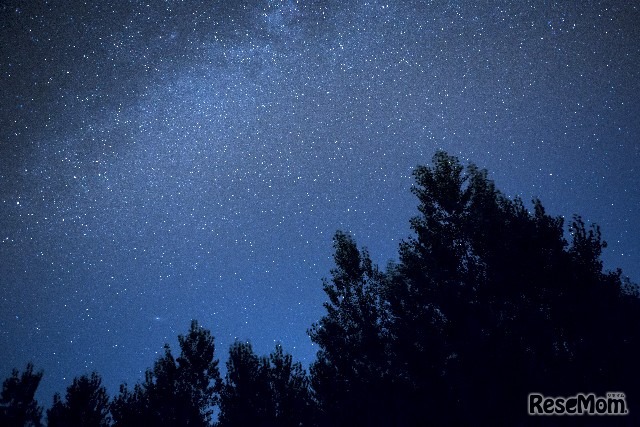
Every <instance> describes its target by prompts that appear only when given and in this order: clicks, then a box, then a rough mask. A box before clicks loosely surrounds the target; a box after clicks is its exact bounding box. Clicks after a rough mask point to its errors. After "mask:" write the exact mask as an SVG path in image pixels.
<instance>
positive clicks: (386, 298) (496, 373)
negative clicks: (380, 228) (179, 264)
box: [0, 152, 640, 427]
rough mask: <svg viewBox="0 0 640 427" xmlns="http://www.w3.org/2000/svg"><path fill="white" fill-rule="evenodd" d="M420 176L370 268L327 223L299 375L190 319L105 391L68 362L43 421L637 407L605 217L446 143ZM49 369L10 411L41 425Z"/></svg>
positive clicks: (424, 417)
mask: <svg viewBox="0 0 640 427" xmlns="http://www.w3.org/2000/svg"><path fill="white" fill-rule="evenodd" d="M414 176H415V180H416V183H415V186H414V187H413V188H412V191H413V193H414V194H415V195H416V196H417V198H418V201H419V205H418V212H419V215H417V216H416V217H414V218H413V219H412V220H411V228H412V230H413V232H414V234H413V236H412V237H410V238H408V239H406V240H405V241H403V242H402V243H401V245H400V248H399V259H398V262H395V263H389V264H388V265H387V266H386V269H384V270H380V269H379V268H378V267H377V266H376V265H375V264H374V263H373V262H372V260H371V258H370V255H369V253H368V252H367V251H366V250H365V249H359V248H358V246H357V244H356V242H355V241H354V240H353V239H352V238H351V237H350V236H349V235H347V234H345V233H342V232H337V233H336V235H335V237H334V249H335V253H334V260H335V268H334V269H333V270H332V271H331V277H330V280H325V281H324V291H325V293H326V295H327V301H326V303H325V305H324V306H325V308H326V314H325V315H324V316H323V317H322V318H321V319H319V321H318V322H317V323H315V324H314V325H313V326H312V327H311V329H310V330H309V335H310V337H311V339H312V340H313V341H314V342H315V343H316V344H317V345H318V346H319V351H318V354H317V360H316V361H315V362H314V363H312V365H311V367H310V372H309V374H307V372H305V370H304V369H303V367H302V366H301V365H300V363H294V362H293V360H292V357H291V355H288V354H285V353H284V351H283V349H282V348H281V347H280V346H277V347H276V349H275V350H274V352H273V353H272V354H271V355H269V356H266V357H258V356H257V355H256V354H255V353H254V351H253V349H252V347H251V345H250V344H249V343H241V342H236V343H234V344H233V345H232V346H231V348H230V350H229V358H228V361H227V364H226V375H225V377H224V379H223V378H222V377H221V375H220V372H219V370H218V360H217V359H216V358H215V354H214V353H215V346H214V339H213V337H212V336H211V334H210V332H209V331H208V330H206V329H204V328H201V327H200V326H198V324H197V322H195V321H194V322H193V323H192V324H191V328H190V330H189V332H188V334H187V335H185V336H180V337H179V344H180V350H181V353H180V356H179V357H178V358H174V356H173V355H172V352H171V349H170V348H169V347H168V346H166V347H165V354H164V355H163V356H162V357H160V358H159V359H158V360H157V361H156V363H155V365H154V367H153V369H150V370H148V371H147V373H146V376H145V380H144V381H143V382H142V383H141V384H136V385H135V386H134V387H133V389H129V388H128V387H127V385H124V384H123V385H122V386H121V389H120V393H119V394H118V396H116V397H115V398H114V399H113V400H112V401H111V402H109V401H108V398H107V395H106V391H105V390H104V388H103V387H102V386H101V385H100V378H99V376H97V374H95V373H94V374H92V375H91V376H90V377H86V376H83V377H80V378H79V379H75V380H74V382H73V384H72V385H71V386H70V387H69V389H68V390H67V395H66V401H64V402H63V401H62V399H61V397H60V396H59V395H56V396H55V397H54V403H53V406H52V408H51V409H50V410H49V411H47V418H48V421H49V425H51V426H53V425H95V426H103V425H110V424H113V425H115V426H137V425H157V426H180V425H184V426H206V425H211V424H212V423H214V421H215V423H217V424H218V425H219V426H222V427H226V426H241V425H257V426H294V425H296V426H299V425H322V426H324V425H327V426H358V425H362V426H365V425H366V426H370V425H385V426H386V425H403V426H404V425H425V424H434V425H513V424H525V423H527V417H528V415H527V409H526V402H527V395H528V394H529V393H531V392H540V393H543V394H544V395H547V396H571V395H575V394H576V393H580V392H587V393H589V392H592V393H595V394H597V395H605V394H606V393H607V392H624V393H625V394H626V397H627V405H628V407H630V408H631V409H630V411H631V413H630V415H628V416H624V417H618V418H617V420H618V421H622V422H627V423H630V424H632V423H633V420H634V419H637V418H635V417H636V415H634V414H635V413H636V412H637V408H640V369H639V368H638V360H640V342H639V341H640V337H639V335H638V325H639V324H640V323H639V321H640V298H639V297H640V294H639V292H638V286H637V285H635V284H632V283H631V282H630V281H629V280H628V279H625V278H623V276H622V274H621V272H620V271H619V270H618V271H614V272H604V271H603V266H602V261H601V260H600V255H601V252H602V250H603V249H604V248H605V247H606V243H605V242H604V241H603V240H602V238H601V233H600V229H599V228H598V227H597V226H595V225H592V226H590V227H587V226H586V225H585V223H584V222H583V221H582V219H581V218H580V217H578V216H576V217H574V218H573V220H572V221H571V222H570V223H569V224H568V227H567V229H568V237H569V239H568V240H567V239H566V238H565V224H564V219H563V218H561V217H553V216H550V215H548V214H547V213H546V212H545V209H544V207H543V206H542V203H541V202H540V201H539V200H534V201H533V209H532V211H529V210H528V209H527V208H526V207H525V205H524V203H523V202H522V200H520V199H518V198H515V199H511V198H509V197H506V196H505V195H503V194H502V193H500V192H499V191H498V190H497V189H496V188H495V186H494V183H493V182H492V181H491V180H490V179H489V178H488V175H487V172H486V171H484V170H480V169H478V168H477V167H476V166H474V165H470V166H468V167H466V168H465V167H463V166H462V165H461V164H460V162H459V161H458V159H456V158H455V157H452V156H449V155H447V154H446V153H444V152H438V153H436V155H435V156H434V158H433V164H432V166H430V167H428V166H420V167H418V168H417V169H416V170H415V172H414ZM41 376H42V373H33V366H31V365H28V366H27V370H26V371H25V373H23V374H22V377H20V376H19V373H18V371H14V373H13V374H12V376H11V378H9V379H7V380H6V381H5V383H4V384H3V392H2V400H1V405H0V409H1V411H0V417H2V418H1V419H0V421H2V425H33V426H38V425H40V419H41V413H42V410H41V409H40V408H39V407H38V406H37V403H36V402H35V401H34V399H33V394H34V392H35V389H36V388H37V385H38V383H39V381H40V378H41ZM214 413H216V414H217V416H214ZM556 420H557V419H556ZM580 421H581V422H591V421H598V420H596V419H595V417H591V418H590V419H585V418H584V417H581V419H580ZM608 421H611V419H609V420H608Z"/></svg>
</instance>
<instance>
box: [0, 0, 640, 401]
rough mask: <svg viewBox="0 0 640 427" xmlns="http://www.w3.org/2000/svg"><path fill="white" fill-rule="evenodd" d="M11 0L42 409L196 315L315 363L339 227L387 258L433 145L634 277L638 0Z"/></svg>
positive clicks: (24, 282)
mask: <svg viewBox="0 0 640 427" xmlns="http://www.w3.org/2000/svg"><path fill="white" fill-rule="evenodd" d="M108 3H109V2H95V4H94V5H85V4H84V3H83V2H78V1H69V2H64V4H62V3H55V2H20V1H12V0H9V1H8V2H4V3H3V6H0V8H1V9H0V13H1V15H0V25H1V27H0V29H1V33H0V34H1V35H0V41H1V43H0V52H1V55H0V79H1V80H0V82H1V83H0V84H1V86H2V91H0V233H1V234H0V292H1V294H0V348H2V349H3V350H2V352H1V353H0V368H1V369H0V374H2V376H3V377H6V376H7V375H8V374H9V372H10V370H11V368H13V367H18V368H23V367H24V365H25V364H26V362H28V361H33V362H34V364H35V365H36V367H37V368H43V369H44V370H45V376H44V379H43V382H42V387H41V390H40V392H39V394H38V396H39V398H40V399H41V400H43V401H44V403H46V404H50V399H51V395H52V394H53V392H54V391H63V390H64V388H65V387H66V386H67V385H68V384H69V383H70V382H71V379H72V378H73V377H74V376H77V375H80V374H83V373H87V372H90V371H92V370H97V371H98V372H99V373H100V374H102V375H103V377H104V379H105V382H106V384H107V386H108V387H109V391H110V392H111V393H114V392H115V391H116V390H117V386H118V384H119V383H121V382H123V381H128V382H129V383H130V384H131V383H134V382H135V381H137V380H139V379H140V378H141V377H142V373H143V372H144V369H145V368H147V367H149V366H151V365H152V363H153V361H154V360H155V358H156V357H157V355H158V353H159V352H161V351H162V345H163V344H164V343H165V342H168V343H170V344H171V345H172V346H173V347H174V348H175V347H176V342H177V340H176V337H177V335H178V334H179V333H183V332H186V330H187V329H188V327H189V321H190V319H192V318H195V319H198V320H199V321H200V323H201V324H203V325H204V326H205V327H207V328H209V329H211V331H212V333H213V335H214V336H215V337H216V343H217V346H218V356H219V357H220V358H221V359H223V360H224V359H225V357H226V352H227V350H228V346H229V344H231V343H232V342H233V341H234V340H235V339H241V340H251V342H252V343H253V344H254V347H255V349H256V350H257V352H258V353H260V354H265V353H267V352H269V351H270V350H271V349H272V348H273V346H274V344H275V343H276V342H281V343H282V344H283V346H284V348H285V350H286V351H289V352H291V353H293V355H294V357H295V358H296V359H297V360H300V361H302V362H303V363H304V364H308V363H309V362H311V361H312V360H313V358H314V355H315V348H314V347H313V346H312V344H311V342H310V340H309V338H308V337H307V335H306V330H307V328H308V327H310V326H311V324H312V323H313V322H314V321H316V320H318V319H319V317H320V316H321V315H322V313H323V308H322V302H323V300H324V295H323V293H322V282H321V279H322V277H326V276H328V275H329V270H330V269H331V267H332V261H331V255H332V248H331V244H332V242H331V237H332V234H333V233H334V232H335V231H336V230H338V229H340V230H344V231H347V232H350V233H352V234H353V235H354V236H355V239H356V241H357V242H358V243H359V244H361V245H364V246H366V247H368V248H369V251H370V253H371V255H372V258H373V259H374V260H376V261H377V262H378V263H379V264H380V265H381V266H382V267H384V265H385V264H386V262H387V261H388V260H390V259H394V258H395V257H396V253H397V247H398V243H399V242H400V240H401V239H403V238H406V237H407V236H409V235H410V229H409V224H408V220H409V218H410V217H411V216H413V215H415V214H416V213H417V211H416V209H415V207H416V205H417V202H416V200H415V199H414V198H413V196H412V195H411V193H410V191H409V189H410V186H411V183H412V178H411V171H412V169H413V168H414V167H415V166H416V165H417V164H419V163H421V164H426V163H428V162H429V161H430V159H431V156H432V155H433V153H434V152H435V151H436V150H438V149H444V150H447V151H448V152H449V153H450V154H453V155H456V156H458V157H459V158H460V159H461V160H462V161H463V162H464V163H466V162H468V161H472V162H474V163H476V164H478V165H479V166H481V167H486V168H487V169H489V172H490V176H491V177H492V178H493V179H494V180H495V181H496V184H497V186H498V188H500V189H501V190H502V191H503V192H505V193H506V194H508V195H510V196H520V197H522V198H523V199H524V200H525V201H529V200H531V199H532V198H534V197H539V198H540V199H541V200H542V202H543V204H544V205H545V206H546V207H547V210H548V212H549V213H551V214H554V215H563V216H565V217H566V219H567V220H570V218H571V216H572V215H573V214H576V213H578V214H581V215H582V216H583V217H584V218H585V219H586V220H587V221H590V222H597V223H598V224H600V225H601V226H602V231H603V234H604V237H605V239H606V240H607V241H608V243H609V247H608V249H607V250H606V252H605V254H604V259H605V267H606V268H610V269H611V268H616V267H622V268H623V271H624V273H625V274H627V275H629V276H630V277H631V278H632V279H633V280H635V281H638V280H639V279H640V262H639V261H640V252H639V244H640V225H639V224H640V213H639V212H640V211H639V210H638V207H639V206H640V190H639V187H640V186H639V185H638V183H639V180H638V178H637V174H638V172H640V171H639V170H638V169H639V167H640V148H639V145H638V136H639V135H640V98H639V97H638V94H639V93H640V67H638V65H639V64H640V26H638V24H637V23H638V22H640V10H639V8H638V6H637V4H636V3H635V2H631V1H628V2H622V1H612V2H595V1H593V2H591V1H585V2H548V1H545V2H543V1H531V2H524V1H522V2H491V4H484V2H482V3H483V4H482V5H480V4H479V2H465V1H461V2H417V1H415V2H412V1H399V2H379V1H375V0H374V1H367V2H363V1H353V2H346V3H345V2H342V1H308V2H307V1H302V0H300V1H297V2H296V1H238V2H229V1H188V2H178V1H164V2H149V4H145V3H140V2H132V1H129V2H125V1H123V2H113V3H114V4H113V5H110V4H108Z"/></svg>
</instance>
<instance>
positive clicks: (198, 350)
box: [111, 320, 220, 426]
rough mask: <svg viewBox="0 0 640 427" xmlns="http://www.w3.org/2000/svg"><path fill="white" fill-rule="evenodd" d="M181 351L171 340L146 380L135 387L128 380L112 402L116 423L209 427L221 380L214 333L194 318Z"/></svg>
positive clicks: (183, 336)
mask: <svg viewBox="0 0 640 427" xmlns="http://www.w3.org/2000/svg"><path fill="white" fill-rule="evenodd" d="M178 341H179V344H180V349H181V353H180V356H179V357H178V358H177V359H175V358H174V357H173V354H172V353H171V349H170V348H169V346H168V345H165V353H164V355H163V356H162V357H160V358H159V359H158V360H157V361H156V362H155V364H154V366H153V369H150V370H147V372H146V373H145V380H144V382H143V383H142V384H137V385H136V386H135V387H134V389H133V391H130V390H129V389H128V388H127V386H126V385H125V384H123V385H122V386H121V387H120V393H119V395H118V396H116V398H115V399H114V401H113V402H112V404H111V410H112V413H113V418H114V421H115V425H116V426H135V425H156V426H207V425H210V422H211V416H212V414H213V408H214V406H215V405H216V403H217V387H218V386H219V383H220V372H219V370H218V360H217V359H214V354H215V345H214V338H213V336H211V333H210V331H209V330H207V329H204V328H201V327H200V326H198V322H197V321H195V320H194V321H192V322H191V327H190V329H189V332H188V333H187V334H186V335H180V336H179V337H178Z"/></svg>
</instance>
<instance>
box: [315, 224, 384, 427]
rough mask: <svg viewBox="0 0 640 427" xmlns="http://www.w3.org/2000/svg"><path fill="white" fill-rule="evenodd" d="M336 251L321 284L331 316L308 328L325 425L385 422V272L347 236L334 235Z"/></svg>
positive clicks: (317, 390)
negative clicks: (333, 265)
mask: <svg viewBox="0 0 640 427" xmlns="http://www.w3.org/2000/svg"><path fill="white" fill-rule="evenodd" d="M334 249H335V254H334V261H335V263H336V268H335V269H333V270H331V275H332V280H331V281H326V280H325V281H324V284H323V287H324V291H325V293H326V294H327V296H328V298H329V301H327V302H326V303H325V304H324V306H325V308H326V310H327V314H326V315H325V316H324V317H323V318H322V319H321V320H320V321H319V322H318V323H316V324H314V325H313V326H312V328H311V330H309V334H310V336H311V339H312V340H313V341H314V342H315V343H317V344H318V345H319V346H320V351H318V355H317V360H316V362H314V363H313V364H312V366H311V373H312V378H313V388H314V389H315V391H316V395H317V397H318V399H319V403H320V407H321V413H322V421H323V423H330V424H332V425H370V424H371V423H372V422H373V421H374V420H375V421H381V418H380V414H379V413H378V411H377V409H378V408H379V407H380V406H381V405H383V404H385V402H384V400H385V399H384V395H385V394H386V393H385V392H384V391H385V390H389V387H390V384H389V381H391V378H390V377H389V375H388V372H387V369H386V366H385V361H386V360H387V357H386V355H385V352H386V346H385V339H386V337H385V331H384V325H385V318H384V317H385V315H384V313H385V311H384V310H383V309H382V307H381V300H380V291H381V278H382V276H381V275H380V274H379V272H378V270H377V268H376V267H375V266H373V264H372V263H371V259H370V257H369V254H368V253H367V251H366V250H363V251H359V250H358V248H357V246H356V244H355V242H354V241H353V239H351V237H349V236H347V235H346V234H344V233H342V232H337V233H336V235H335V237H334ZM387 403H388V402H387Z"/></svg>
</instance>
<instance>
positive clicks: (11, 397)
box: [0, 363, 42, 427]
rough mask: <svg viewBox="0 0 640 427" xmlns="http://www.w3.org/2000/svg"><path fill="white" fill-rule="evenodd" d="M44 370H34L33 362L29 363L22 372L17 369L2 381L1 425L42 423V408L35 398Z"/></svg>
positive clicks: (12, 426)
mask: <svg viewBox="0 0 640 427" xmlns="http://www.w3.org/2000/svg"><path fill="white" fill-rule="evenodd" d="M41 379H42V371H40V372H33V364H31V363H28V364H27V367H26V369H25V370H24V372H23V373H22V374H20V372H19V371H18V370H17V369H14V370H13V371H12V372H11V376H10V377H9V378H7V379H6V380H4V382H3V383H2V394H1V395H0V425H2V426H7V427H14V426H16V427H17V426H20V427H22V426H30V427H38V426H40V425H42V422H41V419H42V408H41V407H40V406H38V402H37V401H36V400H35V399H34V395H35V393H36V390H37V389H38V385H39V384H40V380H41Z"/></svg>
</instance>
